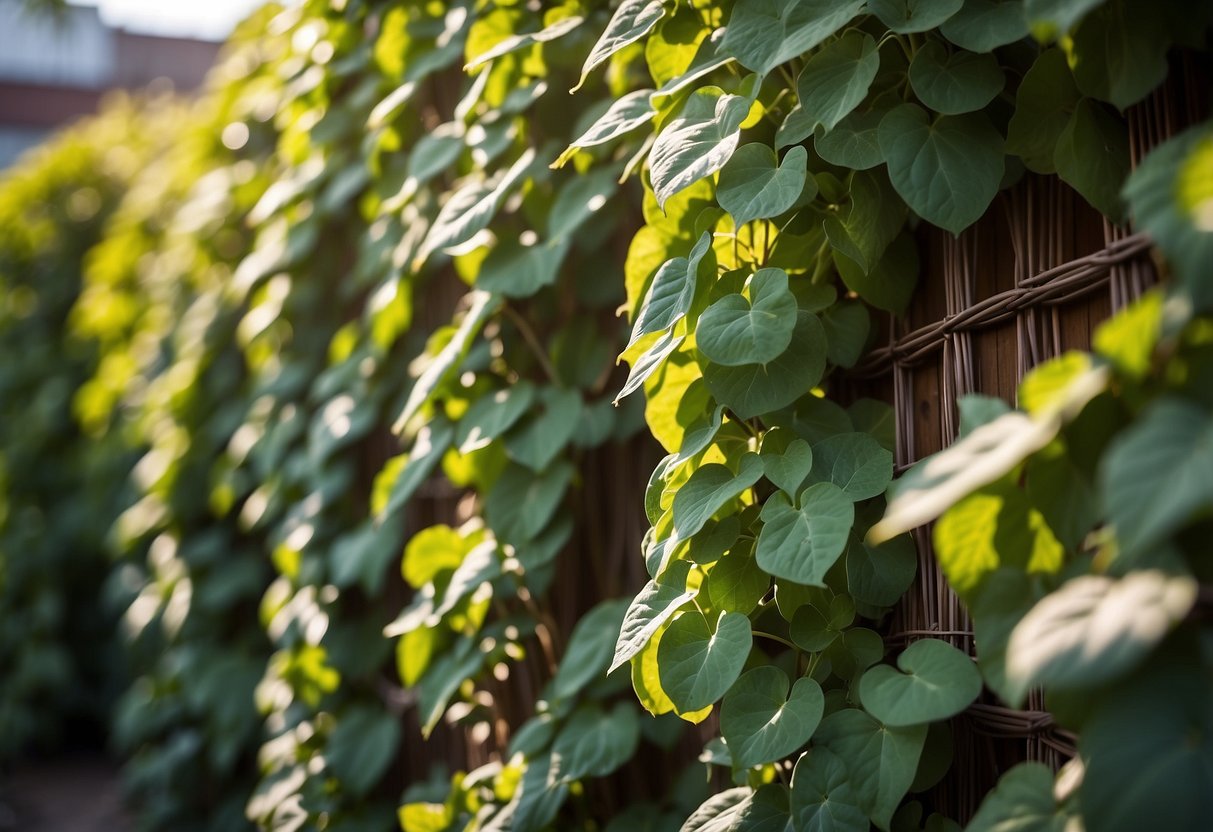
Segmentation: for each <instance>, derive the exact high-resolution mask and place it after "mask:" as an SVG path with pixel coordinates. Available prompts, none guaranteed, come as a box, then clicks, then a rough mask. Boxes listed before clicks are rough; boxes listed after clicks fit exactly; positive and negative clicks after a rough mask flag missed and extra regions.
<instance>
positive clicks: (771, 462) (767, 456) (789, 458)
mask: <svg viewBox="0 0 1213 832" xmlns="http://www.w3.org/2000/svg"><path fill="white" fill-rule="evenodd" d="M759 457H760V458H761V459H762V470H763V473H764V474H765V475H766V478H767V479H768V480H770V481H771V482H772V483H773V484H774V485H775V486H776V487H777V488H778V489H779V490H780V491H782V492H783V493H785V494H787V495H788V496H789V497H793V498H794V497H795V496H796V495H797V494H799V493H800V487H801V486H802V485H804V481H805V479H806V478H807V477H808V476H809V472H810V471H811V470H813V449H812V448H811V447H810V446H809V443H808V442H806V441H804V440H803V439H799V438H797V437H796V434H794V433H792V431H790V430H788V429H787V428H771V429H770V430H768V431H767V432H766V433H765V434H763V437H762V450H761V452H760V453H759Z"/></svg>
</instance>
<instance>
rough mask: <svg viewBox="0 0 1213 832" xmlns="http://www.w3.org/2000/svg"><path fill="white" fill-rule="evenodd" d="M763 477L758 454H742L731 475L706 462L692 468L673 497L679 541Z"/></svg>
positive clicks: (717, 465)
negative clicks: (691, 471)
mask: <svg viewBox="0 0 1213 832" xmlns="http://www.w3.org/2000/svg"><path fill="white" fill-rule="evenodd" d="M761 476H762V461H761V460H760V459H759V458H758V454H751V453H747V454H744V455H742V457H741V461H740V463H739V464H738V470H737V473H736V474H734V473H733V472H732V471H731V470H730V469H729V468H728V467H727V466H725V465H721V464H720V463H719V462H709V463H708V464H707V465H701V466H700V467H698V468H696V469H695V472H694V473H693V474H691V476H690V478H689V479H688V480H687V481H686V482H685V483H683V485H682V487H681V488H679V489H678V493H677V494H675V495H674V505H673V507H672V508H673V512H674V531H675V532H676V533H677V534H678V537H679V539H681V540H687V539H688V538H690V537H691V536H692V535H694V534H695V533H696V532H698V531H699V530H700V529H702V528H703V527H704V525H705V524H706V523H707V522H708V520H710V519H711V518H712V515H713V514H715V513H716V512H718V511H720V509H721V508H722V507H723V506H724V505H725V503H727V502H728V501H729V500H732V499H733V498H735V497H737V496H738V495H739V494H741V492H743V491H745V490H746V489H747V488H749V487H750V486H752V485H753V484H754V483H756V482H758V479H759V478H760V477H761Z"/></svg>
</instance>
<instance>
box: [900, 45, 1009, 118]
mask: <svg viewBox="0 0 1213 832" xmlns="http://www.w3.org/2000/svg"><path fill="white" fill-rule="evenodd" d="M1005 83H1006V78H1004V77H1003V74H1002V70H1001V69H999V67H998V59H997V58H995V57H994V56H993V55H991V54H989V53H986V54H978V53H976V52H966V51H965V50H963V49H957V50H955V51H952V52H949V51H948V49H947V47H946V46H944V45H943V44H942V43H940V42H939V41H937V40H931V41H927V42H926V43H925V44H923V45H922V47H921V48H919V50H918V51H917V52H915V53H914V60H913V61H912V62H911V63H910V86H912V87H913V88H914V94H915V95H917V96H918V100H919V101H921V102H922V103H923V104H924V105H926V106H927V107H929V108H930V109H932V110H934V111H935V112H937V113H946V114H948V115H956V114H958V113H971V112H973V111H974V110H980V109H981V108H982V107H984V106H986V105H987V104H989V103H990V102H991V101H993V100H994V96H996V95H998V93H1000V92H1002V87H1003V85H1004V84H1005Z"/></svg>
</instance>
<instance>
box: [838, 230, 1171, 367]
mask: <svg viewBox="0 0 1213 832" xmlns="http://www.w3.org/2000/svg"><path fill="white" fill-rule="evenodd" d="M1150 245H1151V243H1150V239H1149V237H1147V236H1146V235H1145V234H1144V233H1137V234H1132V235H1130V236H1128V237H1124V238H1122V239H1120V240H1115V241H1113V242H1111V243H1109V245H1108V246H1107V247H1106V248H1104V249H1102V250H1101V251H1097V252H1094V253H1092V254H1088V255H1086V256H1085V257H1080V258H1078V259H1077V260H1072V261H1070V262H1068V263H1063V264H1061V265H1059V266H1055V267H1053V268H1051V269H1048V270H1046V271H1043V272H1040V273H1039V274H1036V275H1033V276H1032V277H1030V278H1027V279H1025V280H1024V281H1023V283H1022V284H1021V285H1019V286H1017V287H1016V288H1014V289H1008V290H1007V291H1005V292H1000V293H998V294H996V295H991V296H990V297H988V298H986V299H985V300H981V301H978V302H977V303H975V304H973V305H972V306H969V307H968V308H966V309H964V310H963V311H962V312H958V313H956V314H954V315H947V316H945V317H944V318H943V319H942V320H939V321H936V322H935V323H933V324H929V325H927V326H924V327H920V328H919V329H916V330H914V331H913V332H911V333H909V334H907V335H904V336H902V337H901V338H898V339H897V340H896V341H894V342H893V343H892V344H888V345H886V346H883V347H878V348H876V349H874V350H872V351H871V352H870V353H869V354H868V356H867V358H866V359H865V360H864V361H863V363H861V364H860V365H859V366H857V367H855V368H854V369H853V370H851V371H850V372H849V373H848V375H849V376H851V377H852V378H874V377H877V376H882V375H884V374H886V373H888V372H891V371H892V369H893V366H894V365H895V364H900V365H902V366H913V365H915V364H917V363H920V362H921V361H923V360H924V359H925V358H927V357H928V356H930V355H932V354H933V353H935V352H937V351H938V350H940V349H942V348H943V346H944V344H945V343H947V342H948V340H949V339H950V338H951V337H952V336H953V335H954V334H956V333H958V332H969V331H973V330H980V329H983V328H986V327H990V326H993V325H995V324H998V323H1001V322H1003V321H1005V320H1006V319H1008V318H1011V317H1013V316H1014V315H1016V314H1017V313H1020V312H1023V311H1024V310H1025V309H1028V308H1030V307H1035V306H1041V305H1048V304H1062V303H1067V302H1069V301H1072V300H1075V299H1076V298H1079V297H1081V296H1082V295H1084V294H1086V293H1088V292H1090V291H1092V290H1094V289H1097V288H1099V287H1100V286H1102V285H1103V284H1104V283H1106V282H1107V281H1108V278H1109V277H1110V276H1111V273H1112V269H1113V267H1115V266H1117V265H1120V264H1122V263H1125V262H1127V261H1129V260H1132V259H1134V258H1136V257H1139V256H1140V255H1141V254H1143V253H1144V252H1146V251H1147V250H1149V248H1150Z"/></svg>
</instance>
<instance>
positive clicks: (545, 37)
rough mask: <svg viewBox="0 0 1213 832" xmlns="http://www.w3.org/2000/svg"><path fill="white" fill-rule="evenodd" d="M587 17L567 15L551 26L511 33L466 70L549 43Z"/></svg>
mask: <svg viewBox="0 0 1213 832" xmlns="http://www.w3.org/2000/svg"><path fill="white" fill-rule="evenodd" d="M584 20H585V18H582V17H579V16H576V15H574V16H573V17H566V18H564V19H563V20H557V21H556V22H555V23H553V24H552V25H550V26H545V27H544V28H543V29H540V30H539V31H538V32H526V33H522V34H516V35H511V36H510V37H508V38H505V39H504V40H500V41H498V42H497V43H496V44H494V45H493V47H492V48H491V49H489V50H487V51H485V52H481V53H480V54H479V55H477V56H476V57H474V58H472V59H471V60H469V61H468V62H467V63H466V64H464V67H463V68H464V70H465V71H466V70H469V69H475V68H476V67H478V66H483V65H484V64H487V63H488V62H489V61H492V60H494V59H495V58H500V57H501V56H502V55H508V54H510V53H511V52H516V51H517V50H519V49H525V48H526V47H528V46H532V45H534V44H536V43H549V42H551V41H554V40H556V39H557V38H560V37H563V36H565V35H567V34H568V33H569V32H571V31H573V30H574V29H576V28H577V27H578V26H580V25H581V24H582V22H583V21H584Z"/></svg>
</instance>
